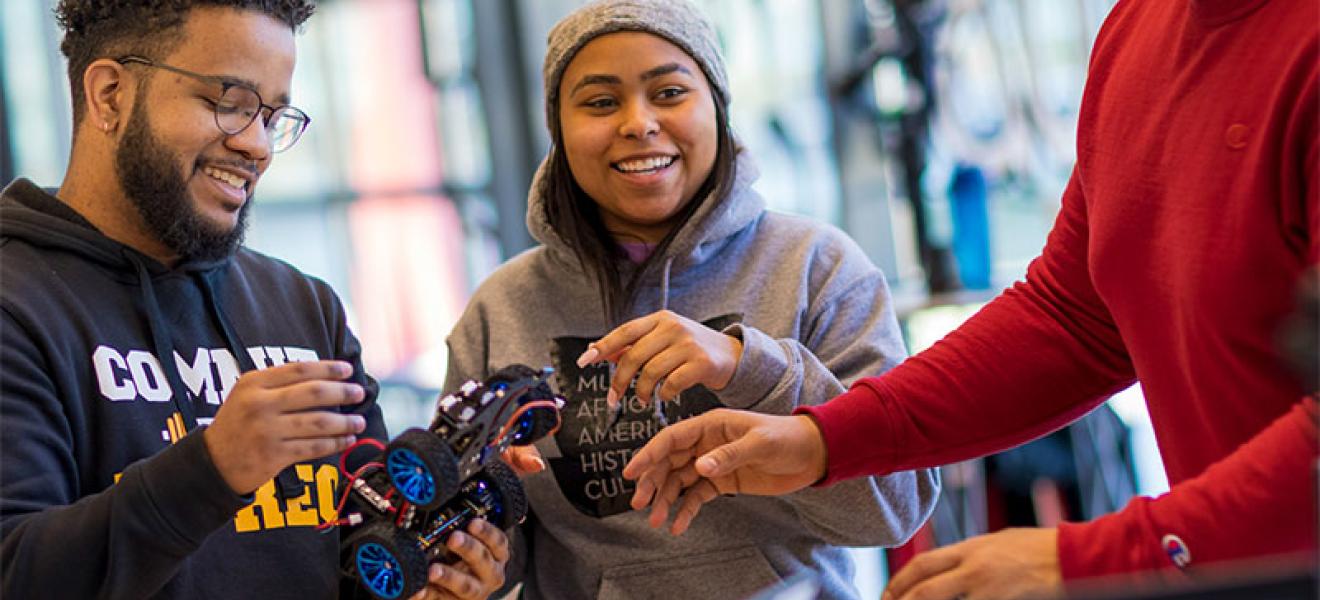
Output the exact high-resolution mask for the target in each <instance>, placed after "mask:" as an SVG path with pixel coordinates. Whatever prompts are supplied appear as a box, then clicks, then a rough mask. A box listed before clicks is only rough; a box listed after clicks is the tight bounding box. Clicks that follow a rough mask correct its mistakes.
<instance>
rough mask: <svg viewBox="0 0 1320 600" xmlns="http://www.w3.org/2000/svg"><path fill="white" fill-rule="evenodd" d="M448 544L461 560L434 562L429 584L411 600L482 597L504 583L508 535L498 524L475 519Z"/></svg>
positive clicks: (449, 599) (473, 599) (507, 555)
mask: <svg viewBox="0 0 1320 600" xmlns="http://www.w3.org/2000/svg"><path fill="white" fill-rule="evenodd" d="M445 546H446V547H447V548H449V551H450V552H453V553H454V554H455V555H457V556H458V557H459V558H460V559H462V560H461V561H459V562H457V563H455V564H452V565H445V564H440V563H435V564H433V565H431V568H430V571H429V573H428V574H427V575H428V576H427V581H426V587H425V588H422V590H421V591H420V592H417V593H416V594H413V596H412V598H410V599H409V600H481V599H484V598H486V597H488V596H490V595H491V594H493V593H494V592H495V591H496V590H499V589H500V586H503V585H504V564H505V563H507V562H509V538H508V536H506V535H504V532H503V531H500V529H499V528H498V527H496V526H494V525H491V524H490V523H488V522H486V521H484V520H482V519H473V520H472V522H471V523H468V526H467V532H466V533H464V532H461V531H455V532H454V533H452V534H450V535H449V539H448V540H447V541H446V542H445Z"/></svg>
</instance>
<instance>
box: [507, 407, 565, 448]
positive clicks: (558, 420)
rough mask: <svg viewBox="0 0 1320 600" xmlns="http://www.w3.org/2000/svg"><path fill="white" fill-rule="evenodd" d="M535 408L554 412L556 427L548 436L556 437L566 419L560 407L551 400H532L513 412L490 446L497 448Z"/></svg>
mask: <svg viewBox="0 0 1320 600" xmlns="http://www.w3.org/2000/svg"><path fill="white" fill-rule="evenodd" d="M533 408H549V409H552V410H554V411H555V426H554V428H553V429H551V430H550V433H547V434H546V435H554V433H555V432H556V431H559V426H560V425H562V424H563V423H564V418H563V417H562V416H561V415H560V414H559V406H558V405H557V404H555V402H554V401H551V400H532V401H531V402H528V403H527V404H524V405H522V406H519V407H518V410H516V411H514V412H513V415H512V416H510V417H509V420H508V422H506V423H505V424H504V427H501V428H500V434H499V435H497V436H495V438H494V439H492V440H491V441H490V444H489V445H490V446H495V445H497V444H499V441H500V440H502V439H504V436H505V435H506V434H508V433H509V430H510V429H512V428H513V426H514V425H515V424H516V423H517V422H518V419H519V418H521V417H522V416H523V415H524V414H527V411H529V410H532V409H533Z"/></svg>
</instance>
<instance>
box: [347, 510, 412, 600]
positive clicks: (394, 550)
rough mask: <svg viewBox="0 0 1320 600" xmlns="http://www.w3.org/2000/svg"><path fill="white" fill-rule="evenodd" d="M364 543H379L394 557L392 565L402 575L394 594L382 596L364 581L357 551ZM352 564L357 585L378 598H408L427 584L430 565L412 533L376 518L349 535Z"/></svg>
mask: <svg viewBox="0 0 1320 600" xmlns="http://www.w3.org/2000/svg"><path fill="white" fill-rule="evenodd" d="M366 544H378V545H379V546H380V547H382V548H383V549H384V550H385V551H386V552H388V553H389V554H390V555H391V557H392V558H393V559H394V562H395V563H396V564H395V568H396V569H397V570H398V571H399V574H401V575H402V576H403V587H402V589H401V590H400V592H399V593H398V594H397V595H394V596H383V595H380V594H377V593H376V590H375V589H374V588H373V587H372V586H371V585H369V584H368V583H367V581H366V578H365V577H364V576H363V574H362V572H361V570H360V565H359V563H358V552H359V550H360V549H361V548H362V546H364V545H366ZM352 548H353V550H352V554H351V556H352V565H353V572H354V573H355V574H356V575H357V578H358V585H360V586H362V588H363V589H365V590H367V592H368V593H370V594H371V596H372V597H373V598H377V599H378V600H407V599H408V598H411V597H412V596H413V594H416V593H417V592H418V591H420V590H421V589H422V587H424V586H425V585H426V575H427V570H428V568H429V567H430V565H429V564H428V563H429V561H428V560H427V558H426V551H424V550H422V548H421V547H420V546H419V545H418V544H417V541H416V538H415V536H414V537H412V538H410V537H409V536H408V534H406V533H405V532H403V531H399V530H397V529H395V528H394V527H393V526H392V525H390V524H389V523H386V522H379V521H378V522H376V523H372V524H371V525H368V526H367V527H366V528H365V529H363V530H362V531H360V532H358V533H357V534H355V535H354V536H353V538H352Z"/></svg>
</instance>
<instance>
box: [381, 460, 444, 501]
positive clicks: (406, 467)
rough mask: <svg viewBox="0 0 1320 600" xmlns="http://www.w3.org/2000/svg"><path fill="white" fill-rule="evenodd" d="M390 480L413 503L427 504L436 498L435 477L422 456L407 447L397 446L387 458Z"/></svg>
mask: <svg viewBox="0 0 1320 600" xmlns="http://www.w3.org/2000/svg"><path fill="white" fill-rule="evenodd" d="M385 463H386V467H387V468H388V469H389V472H390V481H392V482H394V487H395V488H397V489H398V490H399V493H400V494H403V497H404V499H405V500H407V501H409V502H411V503H413V504H426V503H428V502H430V501H432V500H434V499H435V477H433V476H432V475H431V470H430V469H428V468H426V463H424V462H422V457H420V456H417V453H416V452H413V451H412V450H409V449H407V448H395V449H394V451H393V452H390V455H389V457H388V458H386V459H385Z"/></svg>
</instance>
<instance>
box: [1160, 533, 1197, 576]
mask: <svg viewBox="0 0 1320 600" xmlns="http://www.w3.org/2000/svg"><path fill="white" fill-rule="evenodd" d="M1160 545H1162V546H1164V553H1165V554H1166V555H1168V557H1169V560H1171V561H1173V564H1174V565H1175V566H1177V567H1178V568H1179V569H1185V568H1187V565H1189V564H1191V562H1192V551H1191V550H1188V549H1187V544H1186V542H1183V541H1182V538H1180V537H1178V536H1176V535H1173V534H1172V533H1170V534H1167V535H1165V536H1164V538H1163V539H1161V540H1160Z"/></svg>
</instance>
